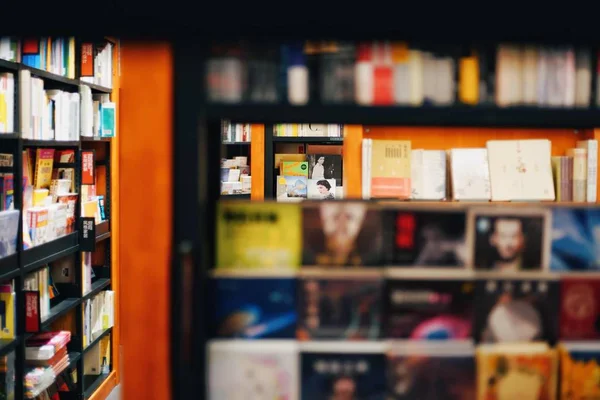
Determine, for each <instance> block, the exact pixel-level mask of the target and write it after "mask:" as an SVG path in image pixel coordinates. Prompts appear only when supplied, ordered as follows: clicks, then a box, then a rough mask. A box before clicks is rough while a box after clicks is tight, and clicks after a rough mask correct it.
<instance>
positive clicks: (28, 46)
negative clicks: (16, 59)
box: [21, 38, 40, 55]
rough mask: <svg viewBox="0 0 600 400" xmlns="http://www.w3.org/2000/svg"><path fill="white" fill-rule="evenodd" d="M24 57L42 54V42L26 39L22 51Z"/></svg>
mask: <svg viewBox="0 0 600 400" xmlns="http://www.w3.org/2000/svg"><path fill="white" fill-rule="evenodd" d="M21 53H22V54H23V55H37V54H40V41H39V40H38V39H35V38H34V39H32V38H28V39H24V40H23V48H22V50H21Z"/></svg>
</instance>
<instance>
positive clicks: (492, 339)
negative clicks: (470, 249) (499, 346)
mask: <svg viewBox="0 0 600 400" xmlns="http://www.w3.org/2000/svg"><path fill="white" fill-rule="evenodd" d="M559 296H560V288H559V282H558V281H555V280H546V279H541V280H539V279H538V280H513V279H510V280H507V279H489V280H485V279H482V280H478V281H477V282H476V285H475V324H474V338H475V340H476V341H477V342H482V343H517V342H532V341H547V342H550V343H553V342H554V341H556V339H557V337H558V312H557V310H558V309H559Z"/></svg>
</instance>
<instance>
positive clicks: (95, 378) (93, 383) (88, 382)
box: [83, 373, 110, 399]
mask: <svg viewBox="0 0 600 400" xmlns="http://www.w3.org/2000/svg"><path fill="white" fill-rule="evenodd" d="M109 375H110V373H108V374H100V375H84V376H83V388H84V390H85V392H84V396H83V397H84V398H85V399H89V398H90V397H91V396H92V395H93V394H94V392H95V391H96V389H98V388H99V387H100V385H102V382H104V381H105V380H106V378H108V376H109Z"/></svg>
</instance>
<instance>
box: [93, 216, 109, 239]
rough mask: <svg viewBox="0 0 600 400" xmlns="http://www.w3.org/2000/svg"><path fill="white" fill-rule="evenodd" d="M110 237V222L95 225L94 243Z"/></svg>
mask: <svg viewBox="0 0 600 400" xmlns="http://www.w3.org/2000/svg"><path fill="white" fill-rule="evenodd" d="M109 237H110V221H108V220H106V221H102V222H100V223H99V224H96V243H98V242H101V241H103V240H105V239H108V238H109Z"/></svg>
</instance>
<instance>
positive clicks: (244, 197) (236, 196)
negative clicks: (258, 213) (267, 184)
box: [221, 193, 250, 200]
mask: <svg viewBox="0 0 600 400" xmlns="http://www.w3.org/2000/svg"><path fill="white" fill-rule="evenodd" d="M221 199H222V200H250V193H242V194H223V195H221Z"/></svg>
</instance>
